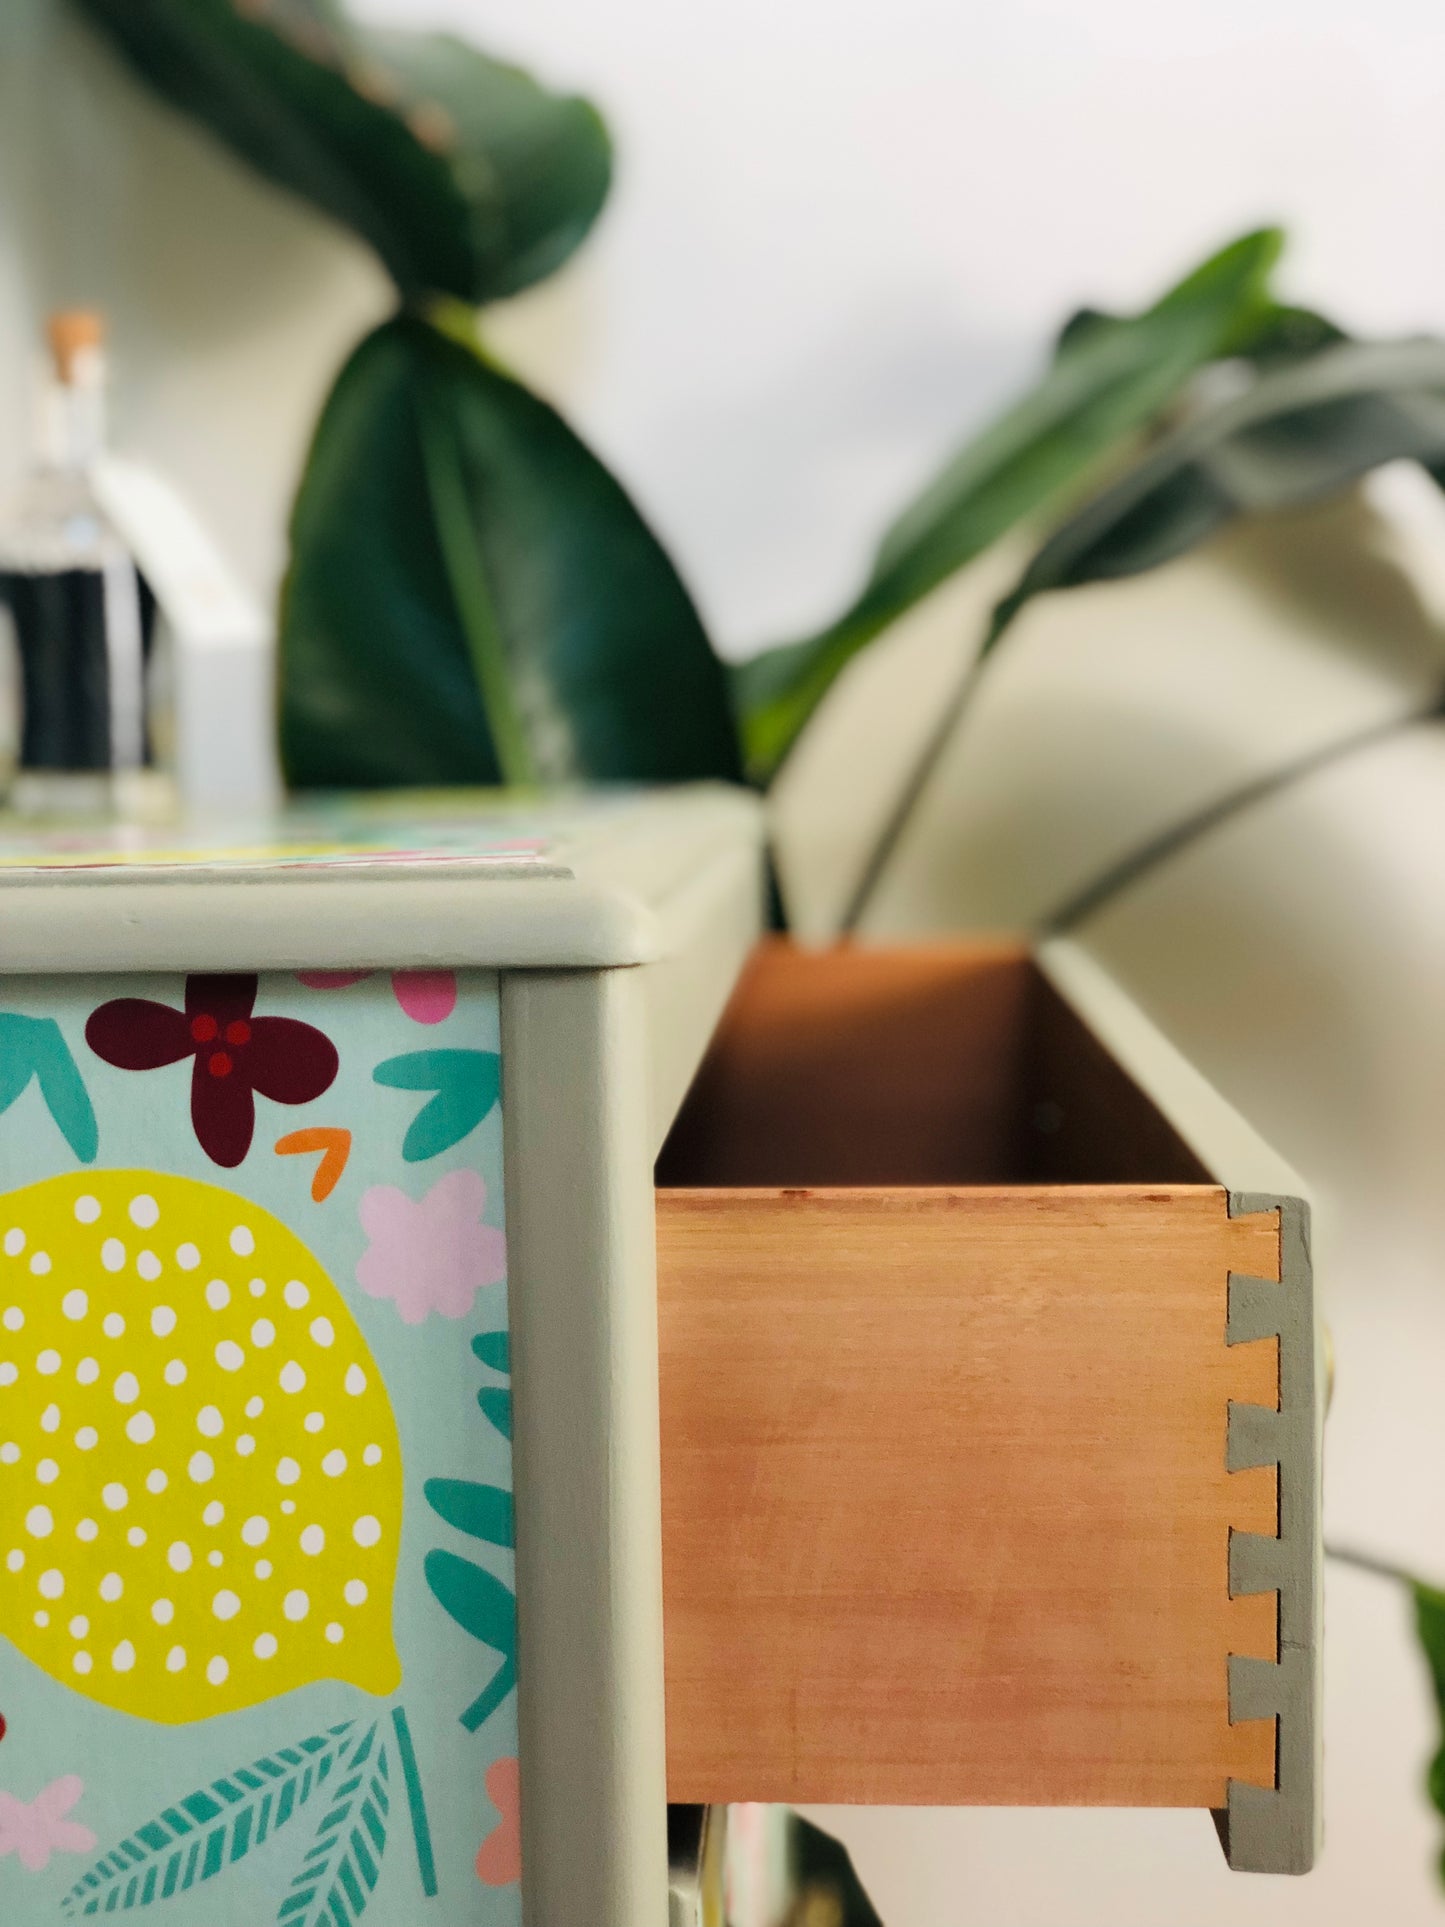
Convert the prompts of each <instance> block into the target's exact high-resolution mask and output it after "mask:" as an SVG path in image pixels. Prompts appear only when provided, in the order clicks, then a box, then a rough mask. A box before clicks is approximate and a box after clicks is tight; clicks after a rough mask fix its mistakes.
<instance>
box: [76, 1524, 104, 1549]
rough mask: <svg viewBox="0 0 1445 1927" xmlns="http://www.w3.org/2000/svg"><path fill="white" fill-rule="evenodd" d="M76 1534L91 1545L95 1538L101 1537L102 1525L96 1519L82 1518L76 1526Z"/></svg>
mask: <svg viewBox="0 0 1445 1927" xmlns="http://www.w3.org/2000/svg"><path fill="white" fill-rule="evenodd" d="M75 1536H76V1538H77V1539H80V1540H82V1541H83V1542H84V1543H85V1544H86V1545H89V1544H90V1543H91V1541H92V1540H93V1539H98V1538H99V1537H100V1527H99V1526H98V1525H97V1524H96V1523H95V1521H94V1519H82V1520H80V1522H79V1523H78V1525H77V1526H76V1528H75Z"/></svg>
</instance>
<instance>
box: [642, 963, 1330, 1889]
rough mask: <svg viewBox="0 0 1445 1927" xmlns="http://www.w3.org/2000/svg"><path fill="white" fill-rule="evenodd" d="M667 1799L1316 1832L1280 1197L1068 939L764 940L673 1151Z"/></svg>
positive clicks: (1251, 1863)
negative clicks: (820, 946) (1157, 1813)
mask: <svg viewBox="0 0 1445 1927" xmlns="http://www.w3.org/2000/svg"><path fill="white" fill-rule="evenodd" d="M657 1177H658V1186H659V1189H658V1197H657V1234H658V1264H659V1294H660V1295H659V1305H660V1318H661V1379H662V1442H663V1538H664V1585H665V1612H666V1622H665V1624H666V1662H667V1724H668V1790H669V1797H670V1798H671V1799H672V1800H675V1801H686V1802H699V1803H721V1802H727V1801H738V1800H763V1801H782V1802H789V1803H799V1802H842V1801H860V1802H878V1803H893V1804H898V1803H921V1804H931V1805H947V1804H989V1805H1062V1804H1071V1805H1072V1804H1078V1805H1109V1806H1135V1805H1138V1806H1196V1807H1203V1808H1209V1809H1212V1810H1214V1811H1215V1813H1216V1816H1217V1818H1218V1819H1219V1821H1220V1828H1221V1834H1222V1837H1223V1838H1224V1842H1225V1846H1226V1851H1227V1852H1228V1853H1229V1856H1230V1860H1231V1864H1233V1865H1235V1866H1239V1867H1245V1868H1251V1869H1258V1870H1265V1871H1274V1872H1285V1871H1303V1870H1305V1869H1307V1868H1308V1867H1309V1865H1310V1864H1311V1863H1312V1860H1313V1857H1314V1853H1315V1849H1316V1845H1317V1836H1318V1819H1317V1812H1318V1805H1317V1777H1318V1776H1317V1753H1316V1749H1317V1743H1318V1705H1317V1697H1318V1657H1317V1641H1318V1626H1319V1615H1318V1565H1319V1532H1318V1466H1319V1450H1318V1445H1319V1422H1320V1388H1321V1382H1322V1381H1321V1373H1320V1369H1319V1360H1318V1346H1317V1337H1316V1326H1315V1320H1314V1313H1313V1302H1312V1289H1311V1282H1310V1268H1309V1252H1308V1227H1307V1216H1306V1207H1305V1205H1304V1204H1303V1203H1302V1201H1301V1199H1300V1196H1299V1188H1298V1185H1297V1182H1296V1181H1295V1180H1294V1179H1293V1177H1292V1176H1291V1174H1290V1173H1289V1172H1288V1171H1287V1169H1285V1168H1284V1167H1282V1166H1281V1165H1280V1164H1279V1162H1278V1161H1277V1160H1276V1159H1275V1158H1274V1157H1273V1156H1272V1154H1271V1153H1270V1152H1269V1151H1268V1149H1267V1148H1266V1147H1265V1146H1264V1145H1262V1144H1261V1143H1260V1142H1259V1140H1258V1139H1257V1138H1256V1137H1254V1135H1253V1134H1252V1133H1251V1132H1250V1131H1249V1130H1248V1129H1247V1127H1245V1126H1244V1125H1243V1123H1242V1122H1241V1121H1240V1120H1239V1119H1238V1117H1237V1116H1235V1114H1234V1113H1232V1112H1231V1111H1230V1110H1229V1109H1228V1107H1227V1106H1226V1105H1224V1103H1223V1102H1222V1100H1221V1099H1220V1098H1219V1097H1218V1096H1217V1094H1216V1093H1214V1092H1213V1091H1212V1090H1211V1089H1210V1088H1209V1087H1208V1086H1207V1085H1206V1084H1205V1083H1204V1082H1203V1080H1202V1079H1200V1078H1199V1077H1198V1075H1197V1074H1196V1073H1195V1072H1194V1071H1193V1070H1192V1069H1191V1067H1190V1066H1188V1065H1187V1064H1186V1063H1185V1062H1184V1061H1183V1060H1182V1059H1181V1058H1180V1057H1179V1056H1178V1054H1177V1053H1176V1052H1174V1051H1173V1050H1172V1048H1171V1047H1170V1046H1169V1045H1168V1044H1167V1042H1166V1041H1165V1040H1164V1039H1163V1038H1162V1037H1160V1036H1159V1034H1158V1033H1157V1032H1156V1031H1155V1030H1154V1029H1153V1027H1152V1026H1151V1025H1150V1024H1149V1023H1148V1021H1147V1020H1146V1019H1145V1018H1144V1017H1143V1016H1142V1015H1141V1013H1140V1012H1139V1011H1138V1010H1137V1009H1136V1008H1135V1007H1134V1006H1133V1005H1132V1004H1131V1003H1130V1002H1129V1001H1128V999H1127V998H1125V997H1124V996H1123V995H1122V993H1121V992H1120V991H1119V990H1118V989H1117V987H1116V986H1114V985H1113V984H1112V983H1111V982H1110V981H1109V980H1108V979H1107V978H1105V977H1104V976H1103V975H1102V974H1101V973H1099V972H1098V971H1097V970H1096V968H1095V967H1094V966H1093V965H1092V964H1091V963H1090V962H1089V960H1088V959H1087V958H1086V957H1085V956H1084V955H1083V954H1082V953H1081V952H1079V951H1077V950H1075V949H1074V948H1073V947H1072V946H1069V945H1058V946H1051V947H1048V948H1046V949H1045V950H1044V951H1043V952H1041V953H1040V955H1039V956H1038V957H1037V958H1035V957H1033V956H1031V955H1030V954H1029V952H1028V951H1027V950H1026V949H1024V948H1021V947H1019V946H1016V945H1008V944H988V943H971V944H957V945H950V946H947V947H940V948H933V949H908V950H901V951H888V950H883V951H878V950H862V949H839V950H835V951H831V952H826V953H811V954H810V953H806V952H802V951H798V950H795V949H793V948H791V947H789V946H787V945H785V944H781V943H778V944H772V945H768V946H765V947H764V948H763V949H762V950H760V951H759V952H758V953H757V955H756V957H755V959H754V961H753V963H752V964H751V965H750V967H749V970H748V972H747V974H746V976H745V977H744V979H743V981H742V983H741V985H740V987H739V989H738V991H737V994H736V996H735V997H734V1000H733V1002H732V1005H731V1006H730V1008H729V1011H728V1013H727V1016H726V1018H725V1020H724V1022H723V1024H722V1026H721V1028H720V1030H719V1032H718V1035H717V1037H716V1039H715V1042H714V1045H713V1048H712V1050H711V1052H710V1054H709V1056H708V1058H707V1060H706V1061H705V1063H704V1065H703V1068H702V1070H701V1072H700V1073H699V1076H698V1078H697V1081H696V1083H695V1085H694V1087H693V1090H692V1092H691V1094H690V1096H689V1098H688V1101H687V1103H686V1105H685V1106H684V1109H683V1111H682V1113H681V1115H680V1117H679V1119H678V1121H677V1124H676V1126H675V1127H674V1130H673V1132H672V1135H671V1137H670V1138H669V1140H668V1142H667V1145H666V1146H665V1148H664V1151H663V1154H662V1157H661V1159H660V1160H659V1163H658V1170H657Z"/></svg>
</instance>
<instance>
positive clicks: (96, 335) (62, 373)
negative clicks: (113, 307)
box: [45, 308, 105, 383]
mask: <svg viewBox="0 0 1445 1927" xmlns="http://www.w3.org/2000/svg"><path fill="white" fill-rule="evenodd" d="M45 333H46V338H47V339H48V341H49V343H50V353H51V355H52V357H53V359H54V362H55V372H56V374H57V375H59V377H60V379H61V380H62V381H63V382H67V383H70V382H74V381H76V380H77V379H78V378H79V377H80V376H81V375H82V374H83V373H84V372H85V371H86V364H87V362H89V363H91V365H92V366H93V365H94V361H95V360H96V359H97V358H98V357H99V356H100V354H101V353H102V351H103V350H104V348H105V317H104V316H103V315H101V314H99V313H97V311H96V310H95V309H94V308H62V309H60V310H59V311H58V312H57V313H55V314H53V315H51V317H50V319H49V321H48V322H47V323H46V324H45Z"/></svg>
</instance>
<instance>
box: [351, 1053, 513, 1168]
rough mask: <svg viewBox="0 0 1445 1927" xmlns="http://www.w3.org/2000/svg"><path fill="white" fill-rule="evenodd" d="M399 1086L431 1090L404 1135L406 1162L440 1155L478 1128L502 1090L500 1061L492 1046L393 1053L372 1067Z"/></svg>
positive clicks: (381, 1080)
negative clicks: (472, 1048) (395, 1055)
mask: <svg viewBox="0 0 1445 1927" xmlns="http://www.w3.org/2000/svg"><path fill="white" fill-rule="evenodd" d="M372 1076H373V1077H374V1078H375V1080H376V1082H377V1083H378V1084H385V1085H387V1086H388V1087H389V1088H390V1089H392V1090H397V1091H433V1092H435V1096H434V1097H433V1098H432V1099H431V1102H430V1103H428V1104H423V1106H422V1107H421V1109H420V1110H419V1111H418V1112H417V1114H416V1116H415V1117H414V1118H413V1119H412V1121H411V1127H410V1129H409V1130H408V1131H407V1134H406V1136H405V1138H404V1139H403V1140H402V1146H401V1155H402V1156H403V1158H405V1160H406V1162H407V1163H408V1164H421V1163H424V1162H425V1160H426V1159H427V1158H435V1157H440V1156H441V1154H442V1152H443V1151H449V1150H450V1149H451V1148H452V1146H453V1145H454V1144H460V1143H461V1141H462V1139H463V1138H464V1137H466V1136H468V1135H469V1134H470V1133H471V1132H472V1131H475V1130H476V1128H477V1126H478V1125H479V1124H480V1123H481V1121H482V1119H483V1118H484V1117H485V1116H486V1115H487V1113H488V1112H489V1111H490V1110H491V1109H492V1106H493V1105H494V1104H495V1103H496V1101H497V1099H498V1098H499V1097H500V1096H501V1094H502V1060H501V1058H500V1057H499V1056H498V1055H497V1053H496V1052H495V1051H492V1050H416V1051H408V1052H406V1054H405V1055H404V1056H401V1057H389V1058H387V1060H386V1062H385V1063H384V1064H378V1065H377V1067H376V1069H375V1070H374V1071H373V1072H372Z"/></svg>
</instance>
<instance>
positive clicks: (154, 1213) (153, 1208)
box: [127, 1191, 161, 1231]
mask: <svg viewBox="0 0 1445 1927" xmlns="http://www.w3.org/2000/svg"><path fill="white" fill-rule="evenodd" d="M127 1215H128V1216H129V1218H130V1221H131V1223H132V1224H135V1225H139V1226H140V1228H141V1230H142V1231H149V1230H150V1228H151V1226H152V1225H153V1224H154V1223H155V1222H156V1220H157V1219H158V1218H159V1217H160V1215H161V1208H160V1206H159V1205H158V1204H157V1203H156V1201H155V1199H154V1198H153V1197H151V1195H150V1193H149V1192H147V1191H139V1192H137V1193H136V1195H135V1197H133V1198H132V1199H131V1201H130V1204H129V1206H128V1207H127Z"/></svg>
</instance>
